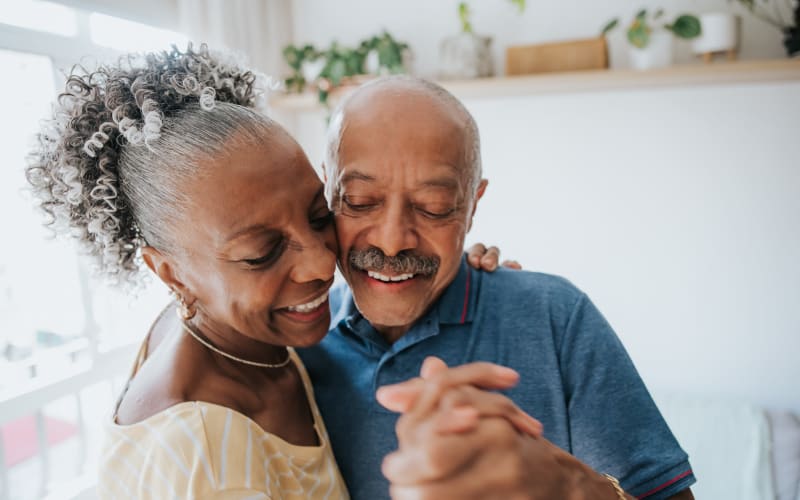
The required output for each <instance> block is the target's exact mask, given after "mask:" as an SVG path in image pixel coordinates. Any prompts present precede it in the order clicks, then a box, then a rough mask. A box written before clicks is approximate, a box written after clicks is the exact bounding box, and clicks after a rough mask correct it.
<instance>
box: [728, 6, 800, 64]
mask: <svg viewBox="0 0 800 500" xmlns="http://www.w3.org/2000/svg"><path fill="white" fill-rule="evenodd" d="M736 1H737V2H738V3H740V4H741V5H743V6H744V7H745V8H746V9H747V10H748V11H749V12H750V14H752V15H753V16H755V17H757V18H758V19H761V20H762V21H764V22H765V23H767V24H769V25H772V26H774V27H775V28H777V29H778V30H780V31H781V33H783V46H784V47H786V54H787V55H788V56H789V57H797V56H798V55H800V2H797V1H796V0H736Z"/></svg>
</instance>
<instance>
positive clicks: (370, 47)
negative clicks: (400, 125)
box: [283, 31, 410, 104]
mask: <svg viewBox="0 0 800 500" xmlns="http://www.w3.org/2000/svg"><path fill="white" fill-rule="evenodd" d="M283 57H284V59H285V60H286V63H287V64H288V65H289V67H290V68H291V70H292V74H291V75H289V76H288V77H287V78H286V79H285V84H286V90H287V91H288V92H303V91H304V90H305V89H306V88H307V87H312V88H313V89H314V90H316V92H317V95H318V98H319V101H320V103H322V104H327V102H328V97H329V95H330V93H331V91H333V90H334V89H335V88H337V87H340V86H342V85H344V84H347V83H349V82H353V83H359V82H360V81H361V80H363V79H365V78H366V76H367V75H370V74H390V73H404V72H405V71H406V65H407V61H408V59H409V58H410V56H409V51H408V44H406V43H404V42H399V41H397V40H395V39H394V38H393V37H392V36H391V35H390V34H389V33H388V32H386V31H384V32H383V33H382V34H380V35H377V36H373V37H371V38H368V39H366V40H363V41H362V42H360V43H359V44H358V45H357V46H355V47H345V46H342V45H339V44H338V43H337V42H333V43H332V44H331V46H330V47H329V48H328V50H326V51H319V50H317V49H315V48H314V47H313V46H311V45H305V46H302V47H296V46H294V45H289V46H287V47H286V48H284V49H283Z"/></svg>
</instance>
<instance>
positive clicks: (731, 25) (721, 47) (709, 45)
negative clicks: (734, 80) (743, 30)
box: [692, 12, 739, 54]
mask: <svg viewBox="0 0 800 500" xmlns="http://www.w3.org/2000/svg"><path fill="white" fill-rule="evenodd" d="M699 17H700V25H701V26H702V28H703V31H702V32H701V33H700V36H698V37H697V38H695V39H694V40H693V41H692V52H694V53H695V54H708V53H713V52H726V51H729V50H734V49H736V47H737V46H738V45H739V17H738V16H736V15H735V14H730V13H728V12H712V13H710V14H703V15H701V16H699Z"/></svg>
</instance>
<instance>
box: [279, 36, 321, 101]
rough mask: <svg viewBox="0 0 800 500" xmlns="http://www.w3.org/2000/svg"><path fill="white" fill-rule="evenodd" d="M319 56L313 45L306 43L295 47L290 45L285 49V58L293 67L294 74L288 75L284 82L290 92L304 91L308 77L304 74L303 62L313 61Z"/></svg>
mask: <svg viewBox="0 0 800 500" xmlns="http://www.w3.org/2000/svg"><path fill="white" fill-rule="evenodd" d="M318 56H319V53H318V52H317V51H316V50H315V49H314V47H312V46H311V45H304V46H302V47H295V46H294V45H289V46H287V47H284V49H283V58H284V59H285V60H286V63H287V64H288V65H289V67H290V68H291V69H292V74H291V75H289V76H288V77H286V79H285V80H284V83H285V84H286V89H287V90H288V91H289V92H292V91H294V92H302V91H303V89H304V88H305V87H306V79H305V76H303V63H304V62H306V61H313V60H315V59H316V58H317V57H318Z"/></svg>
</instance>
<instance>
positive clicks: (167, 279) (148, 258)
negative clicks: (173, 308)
mask: <svg viewBox="0 0 800 500" xmlns="http://www.w3.org/2000/svg"><path fill="white" fill-rule="evenodd" d="M142 260H144V263H145V264H146V265H147V267H149V268H150V270H151V271H153V273H155V274H156V276H158V277H159V279H161V281H162V282H163V283H164V284H165V285H167V287H168V288H169V289H170V290H173V291H175V292H177V293H179V294H180V296H181V297H183V299H184V300H186V302H187V303H192V302H194V297H193V296H192V295H191V292H190V291H189V289H188V288H187V287H186V285H185V284H184V283H183V282H182V281H181V280H180V278H179V277H178V275H177V273H176V272H175V263H174V262H173V261H172V259H171V258H170V257H169V256H167V255H164V254H163V253H161V252H160V251H159V250H158V249H156V248H155V247H151V246H145V247H142Z"/></svg>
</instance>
